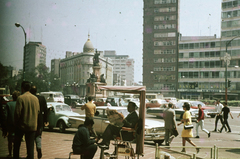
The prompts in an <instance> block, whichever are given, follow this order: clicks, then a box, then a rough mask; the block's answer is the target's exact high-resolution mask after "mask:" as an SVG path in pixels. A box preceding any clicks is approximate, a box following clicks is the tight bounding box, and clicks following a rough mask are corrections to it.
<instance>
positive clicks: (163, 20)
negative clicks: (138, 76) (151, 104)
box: [143, 0, 179, 97]
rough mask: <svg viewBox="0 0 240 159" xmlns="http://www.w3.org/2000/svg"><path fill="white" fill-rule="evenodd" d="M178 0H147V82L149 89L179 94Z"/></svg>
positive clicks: (174, 94)
mask: <svg viewBox="0 0 240 159" xmlns="http://www.w3.org/2000/svg"><path fill="white" fill-rule="evenodd" d="M178 6H179V3H178V1H177V0H144V9H143V10H144V20H143V85H145V86H146V88H147V92H149V93H161V94H163V95H164V96H170V97H176V96H177V95H178V93H177V90H178V88H177V87H178V13H179V9H178Z"/></svg>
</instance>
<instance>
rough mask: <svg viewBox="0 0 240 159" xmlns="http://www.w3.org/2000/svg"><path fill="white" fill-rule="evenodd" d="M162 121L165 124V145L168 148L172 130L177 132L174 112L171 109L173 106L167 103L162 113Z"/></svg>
mask: <svg viewBox="0 0 240 159" xmlns="http://www.w3.org/2000/svg"><path fill="white" fill-rule="evenodd" d="M163 119H164V122H165V137H164V138H165V144H166V146H169V145H170V143H171V142H172V140H173V138H174V136H173V133H172V132H173V130H174V129H175V130H177V126H176V115H175V110H174V109H173V104H172V103H169V104H168V108H167V109H166V110H164V112H163Z"/></svg>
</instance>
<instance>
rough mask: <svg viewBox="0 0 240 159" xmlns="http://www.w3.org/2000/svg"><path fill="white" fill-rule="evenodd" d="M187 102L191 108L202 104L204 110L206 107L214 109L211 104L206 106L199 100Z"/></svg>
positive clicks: (196, 107)
mask: <svg viewBox="0 0 240 159" xmlns="http://www.w3.org/2000/svg"><path fill="white" fill-rule="evenodd" d="M188 103H190V104H191V108H192V109H198V104H201V105H202V109H203V110H206V109H215V107H211V106H206V105H205V104H204V103H203V102H200V101H188Z"/></svg>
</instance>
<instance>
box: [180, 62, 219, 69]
mask: <svg viewBox="0 0 240 159" xmlns="http://www.w3.org/2000/svg"><path fill="white" fill-rule="evenodd" d="M222 66H223V65H222V61H187V62H179V63H178V67H179V68H220V67H222Z"/></svg>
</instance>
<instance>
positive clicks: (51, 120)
mask: <svg viewBox="0 0 240 159" xmlns="http://www.w3.org/2000/svg"><path fill="white" fill-rule="evenodd" d="M55 111H56V109H55V107H54V106H52V107H50V108H49V109H48V122H49V127H52V128H53V127H55V125H56V117H55V113H56V112H55Z"/></svg>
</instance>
